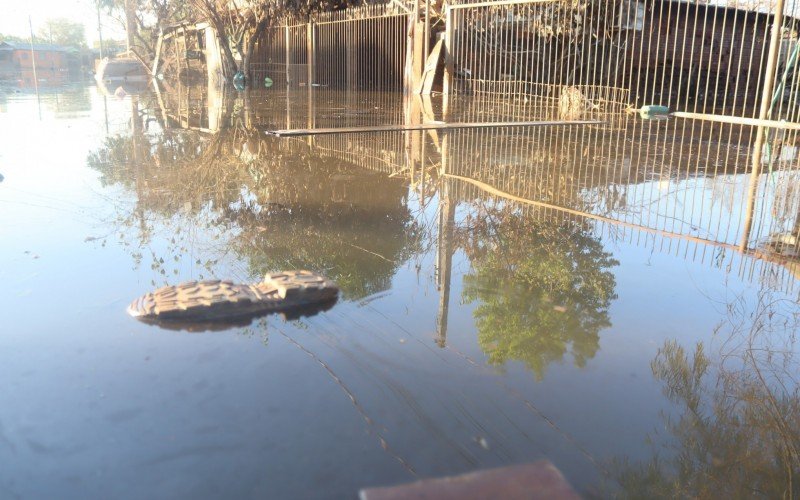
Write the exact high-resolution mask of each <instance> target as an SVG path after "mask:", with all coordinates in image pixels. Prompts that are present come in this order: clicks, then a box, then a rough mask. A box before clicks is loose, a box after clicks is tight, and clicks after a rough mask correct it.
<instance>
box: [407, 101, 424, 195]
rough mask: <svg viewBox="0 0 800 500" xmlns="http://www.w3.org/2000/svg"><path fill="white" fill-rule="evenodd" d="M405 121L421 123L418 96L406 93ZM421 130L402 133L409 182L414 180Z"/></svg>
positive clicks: (418, 160)
mask: <svg viewBox="0 0 800 500" xmlns="http://www.w3.org/2000/svg"><path fill="white" fill-rule="evenodd" d="M404 108H405V122H406V125H419V124H420V123H422V112H421V106H420V100H419V96H416V95H406V97H405V99H404ZM422 133H423V132H422V131H419V130H416V131H410V132H406V133H405V134H403V135H404V139H405V149H406V165H408V168H409V170H410V171H411V182H412V183H413V182H414V172H416V170H417V164H418V163H420V158H421V156H420V152H421V149H422V146H421V143H422Z"/></svg>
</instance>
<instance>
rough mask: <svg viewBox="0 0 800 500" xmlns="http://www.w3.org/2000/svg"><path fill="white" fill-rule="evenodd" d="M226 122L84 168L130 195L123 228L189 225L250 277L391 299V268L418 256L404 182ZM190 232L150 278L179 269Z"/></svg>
mask: <svg viewBox="0 0 800 500" xmlns="http://www.w3.org/2000/svg"><path fill="white" fill-rule="evenodd" d="M232 108H233V106H228V107H227V109H232ZM230 122H232V123H234V126H232V127H231V128H227V129H224V130H222V131H220V132H219V133H217V134H215V135H213V136H208V135H205V134H199V133H195V132H193V131H187V130H168V131H167V132H165V133H164V134H163V135H162V134H158V135H153V136H145V137H141V138H140V140H138V141H133V140H132V137H127V136H118V137H113V138H109V139H108V140H107V141H106V144H105V145H104V147H103V148H100V149H99V150H97V151H94V152H92V153H91V154H90V155H89V157H88V163H89V165H90V167H91V168H94V169H95V170H97V171H98V172H100V174H101V177H100V181H101V182H102V183H103V184H104V185H121V186H124V187H125V188H126V189H127V190H129V191H130V192H132V193H134V194H135V198H136V205H137V208H136V209H135V210H133V211H132V216H131V217H130V218H129V219H128V220H126V221H123V225H124V226H126V227H132V226H135V225H136V224H138V223H140V222H141V221H146V222H147V223H149V224H152V221H154V220H159V221H161V224H162V225H168V224H170V222H171V221H174V220H176V219H178V217H177V216H178V215H181V216H182V217H187V218H188V217H191V218H193V220H195V221H196V222H199V223H202V224H204V225H205V226H206V227H205V229H204V232H207V233H213V234H216V235H220V238H219V239H222V240H224V241H225V242H226V243H225V245H224V253H225V254H232V255H235V256H236V257H237V260H240V261H242V262H244V263H246V264H247V266H246V267H247V268H248V270H249V273H250V274H251V275H257V276H259V275H263V274H265V273H267V272H270V271H276V270H280V269H285V268H287V267H290V268H306V269H311V270H317V271H323V272H324V273H325V274H326V275H328V276H330V277H331V278H333V279H334V280H335V281H336V282H337V284H338V285H339V286H340V288H341V290H342V293H343V295H344V296H345V297H347V298H360V297H364V296H366V295H369V294H372V293H375V292H378V291H381V290H385V289H386V288H388V286H389V285H390V280H391V278H392V276H393V275H394V273H395V271H396V269H397V267H398V266H399V265H400V264H401V263H403V262H404V261H405V260H407V259H408V258H409V257H410V256H411V255H412V254H413V253H414V252H416V251H418V250H419V228H418V227H417V225H416V224H415V223H414V222H413V220H412V218H411V215H410V212H409V210H408V207H407V206H406V193H407V190H406V187H405V185H404V184H403V182H402V181H401V180H395V179H386V178H385V176H383V175H379V174H374V173H370V172H368V171H364V170H362V169H360V168H359V167H356V166H354V165H352V164H351V163H347V162H342V161H340V160H334V159H330V158H328V157H326V156H325V155H324V154H322V152H321V151H319V150H316V149H315V148H313V147H309V146H308V145H307V144H305V143H304V142H301V141H294V142H292V141H284V140H280V139H275V138H272V139H270V138H267V137H264V136H263V134H260V133H259V132H258V131H257V130H250V129H247V128H245V127H243V126H242V124H241V122H239V121H238V118H232V119H231V120H230ZM187 207H188V208H187ZM193 230H194V228H186V229H184V228H181V227H180V226H178V227H177V228H176V230H175V234H174V235H172V236H171V238H172V240H174V241H176V243H175V245H173V246H174V251H175V252H176V253H175V255H164V256H161V255H154V256H153V265H154V266H156V267H154V269H156V268H157V267H158V266H161V265H164V263H165V262H166V263H169V262H171V261H175V262H178V261H179V260H181V259H182V258H184V253H185V252H184V251H183V250H182V248H183V247H188V246H190V245H188V244H185V243H181V241H182V240H186V239H188V238H184V237H183V236H182V235H181V234H180V233H181V231H186V232H189V231H193ZM140 232H141V233H142V234H149V233H150V232H149V231H147V230H145V229H142V230H141V231H140ZM139 246H141V245H139ZM194 246H195V249H196V250H197V246H196V245H194ZM136 248H137V250H136V252H137V254H138V253H139V249H138V246H137V247H136ZM211 252H213V249H211V250H210V252H209V253H211ZM210 260H214V259H213V258H212V259H210ZM207 267H208V266H207ZM158 269H159V271H160V270H161V268H158Z"/></svg>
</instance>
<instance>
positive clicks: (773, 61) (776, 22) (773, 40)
mask: <svg viewBox="0 0 800 500" xmlns="http://www.w3.org/2000/svg"><path fill="white" fill-rule="evenodd" d="M783 4H784V0H778V1H777V4H776V5H775V16H774V17H773V19H772V32H771V33H770V40H769V53H768V55H767V68H766V74H765V75H764V87H763V88H762V90H761V107H760V108H759V112H758V118H759V120H766V119H767V118H768V115H769V108H770V102H771V100H772V92H773V86H774V83H775V70H776V66H777V62H778V51H779V48H780V44H781V29H782V26H783ZM765 136H766V127H764V126H763V125H760V126H759V127H758V129H757V130H756V140H755V142H754V143H753V157H752V162H753V166H752V170H751V171H750V185H749V187H748V193H747V200H746V203H747V207H746V209H745V216H744V229H743V231H742V240H741V242H740V243H739V250H740V251H742V252H744V251H745V250H747V245H748V242H749V241H750V231H751V229H752V227H753V213H754V211H755V206H756V194H758V178H759V177H760V176H761V155H762V153H763V150H764V138H765Z"/></svg>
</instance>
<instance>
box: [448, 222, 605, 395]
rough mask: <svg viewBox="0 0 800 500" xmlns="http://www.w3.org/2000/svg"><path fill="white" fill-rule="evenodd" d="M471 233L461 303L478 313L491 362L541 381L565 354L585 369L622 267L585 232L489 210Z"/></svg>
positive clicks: (571, 225)
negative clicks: (515, 364)
mask: <svg viewBox="0 0 800 500" xmlns="http://www.w3.org/2000/svg"><path fill="white" fill-rule="evenodd" d="M472 222H473V224H471V225H470V228H469V232H468V233H467V234H468V235H470V236H469V238H468V241H466V243H465V247H466V249H467V253H468V255H469V256H470V258H471V260H472V266H473V272H472V273H471V274H469V275H466V276H465V277H464V293H463V294H464V300H465V301H467V302H476V301H477V302H480V304H479V305H478V306H477V307H476V308H475V312H474V315H475V320H476V325H477V327H478V341H479V343H480V346H481V349H483V350H484V352H485V353H486V354H487V355H488V356H489V362H490V363H492V364H497V365H501V364H504V363H506V362H507V361H510V360H517V361H522V362H523V363H525V365H526V366H527V367H528V368H529V369H530V370H531V371H532V372H533V373H534V375H535V376H536V378H537V379H542V378H543V377H544V373H545V369H546V368H547V366H548V365H549V364H550V363H553V362H556V361H560V360H562V359H563V357H564V355H565V354H567V353H568V352H569V353H570V354H571V355H572V357H573V360H574V363H575V365H576V366H579V367H582V366H584V365H585V364H586V362H587V361H588V360H589V359H591V358H592V357H594V355H595V353H596V352H597V349H598V348H599V332H600V330H602V329H603V328H606V327H608V326H610V324H611V323H610V320H609V317H608V308H609V305H610V303H611V301H612V300H614V299H615V298H616V294H615V293H614V289H615V287H616V280H615V279H614V275H613V273H611V272H610V271H609V270H608V269H609V268H611V267H613V266H615V265H617V261H615V260H614V259H612V258H611V255H610V254H609V253H607V252H605V251H603V247H602V244H601V243H600V242H599V241H598V240H597V239H596V238H595V237H594V236H592V235H591V234H590V233H589V232H588V230H587V228H585V227H583V226H582V225H580V224H578V223H571V222H569V221H566V222H562V223H560V224H558V223H556V224H553V223H547V222H542V221H538V220H533V219H530V218H527V217H524V216H521V215H518V214H515V213H513V212H510V211H508V210H497V209H495V210H492V209H490V210H488V211H487V213H486V214H485V215H482V216H480V217H476V218H474V219H473V220H472Z"/></svg>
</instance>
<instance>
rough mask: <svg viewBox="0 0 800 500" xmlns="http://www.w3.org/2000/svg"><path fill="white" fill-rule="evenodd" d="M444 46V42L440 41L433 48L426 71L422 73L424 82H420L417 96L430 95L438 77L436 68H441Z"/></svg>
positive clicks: (426, 64)
mask: <svg viewBox="0 0 800 500" xmlns="http://www.w3.org/2000/svg"><path fill="white" fill-rule="evenodd" d="M442 45H444V40H439V41H438V42H436V45H434V46H433V51H431V53H430V55H429V56H428V60H427V61H426V63H425V71H423V73H422V82H420V85H419V88H418V89H417V92H416V93H417V94H423V95H430V93H431V88H433V81H434V78H435V77H436V68H437V67H438V66H439V58H440V56H441V54H442Z"/></svg>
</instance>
